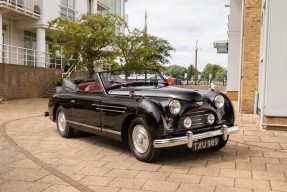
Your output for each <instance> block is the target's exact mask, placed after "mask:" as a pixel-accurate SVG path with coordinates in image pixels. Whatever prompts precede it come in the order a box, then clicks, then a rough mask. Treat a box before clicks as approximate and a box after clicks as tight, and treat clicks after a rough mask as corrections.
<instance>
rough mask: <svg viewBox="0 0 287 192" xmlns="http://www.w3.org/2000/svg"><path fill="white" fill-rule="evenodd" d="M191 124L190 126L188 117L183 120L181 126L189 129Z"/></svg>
mask: <svg viewBox="0 0 287 192" xmlns="http://www.w3.org/2000/svg"><path fill="white" fill-rule="evenodd" d="M191 124H192V121H191V119H190V118H189V117H187V118H185V119H184V120H183V126H184V127H185V128H186V129H188V128H190V127H191Z"/></svg>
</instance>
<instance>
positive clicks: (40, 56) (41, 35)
mask: <svg viewBox="0 0 287 192" xmlns="http://www.w3.org/2000/svg"><path fill="white" fill-rule="evenodd" d="M45 51H46V30H45V28H41V27H39V28H37V54H36V55H37V67H45Z"/></svg>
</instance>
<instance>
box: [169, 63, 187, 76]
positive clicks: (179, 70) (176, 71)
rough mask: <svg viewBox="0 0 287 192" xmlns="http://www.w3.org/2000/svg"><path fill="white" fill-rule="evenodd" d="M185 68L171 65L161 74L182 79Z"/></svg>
mask: <svg viewBox="0 0 287 192" xmlns="http://www.w3.org/2000/svg"><path fill="white" fill-rule="evenodd" d="M186 71H187V70H186V68H185V67H182V66H179V65H171V66H168V67H166V68H165V69H164V70H163V72H164V74H165V75H168V76H171V77H173V78H177V79H184V74H185V73H186Z"/></svg>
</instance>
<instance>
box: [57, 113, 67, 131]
mask: <svg viewBox="0 0 287 192" xmlns="http://www.w3.org/2000/svg"><path fill="white" fill-rule="evenodd" d="M58 126H59V130H60V131H61V132H64V131H65V130H66V126H67V125H66V117H65V114H64V113H63V112H62V111H60V112H59V114H58Z"/></svg>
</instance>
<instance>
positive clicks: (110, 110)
mask: <svg viewBox="0 0 287 192" xmlns="http://www.w3.org/2000/svg"><path fill="white" fill-rule="evenodd" d="M101 110H102V111H104V112H105V111H108V112H117V113H124V112H125V111H118V110H112V109H101Z"/></svg>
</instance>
